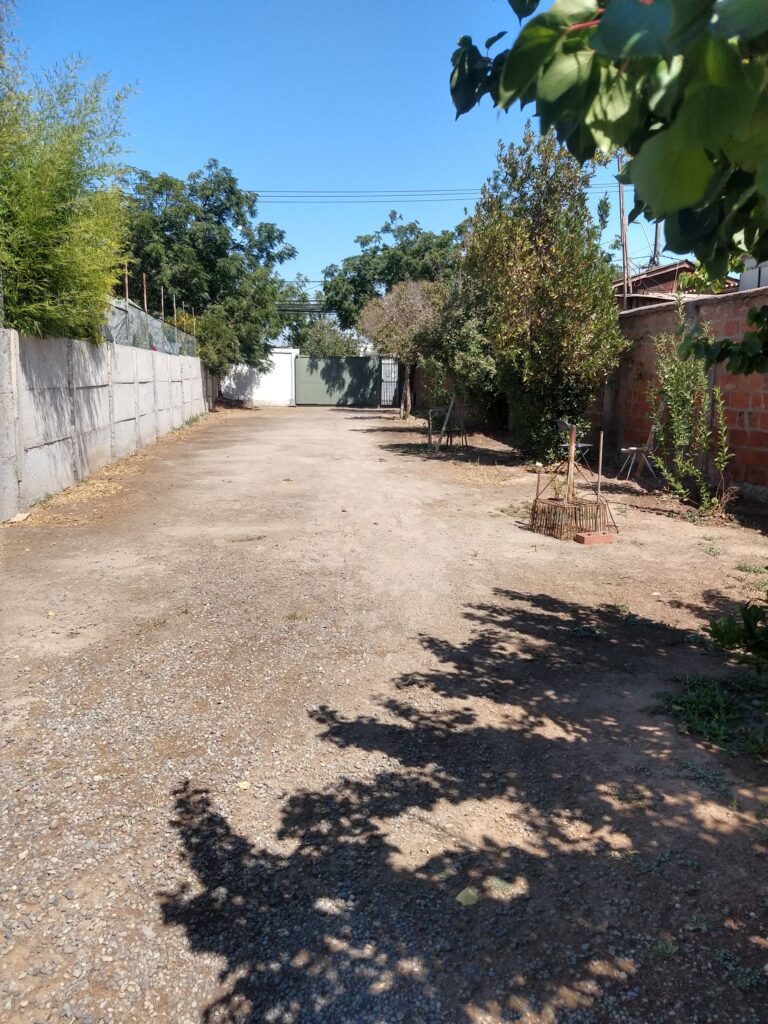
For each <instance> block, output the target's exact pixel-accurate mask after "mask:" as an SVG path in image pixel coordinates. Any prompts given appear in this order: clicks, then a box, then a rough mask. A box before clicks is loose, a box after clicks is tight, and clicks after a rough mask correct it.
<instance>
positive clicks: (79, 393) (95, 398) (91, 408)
mask: <svg viewBox="0 0 768 1024" xmlns="http://www.w3.org/2000/svg"><path fill="white" fill-rule="evenodd" d="M104 427H107V428H109V386H108V385H104V386H102V387H89V388H77V390H76V391H75V431H76V432H77V433H78V434H85V433H88V431H90V430H102V429H103V428H104Z"/></svg>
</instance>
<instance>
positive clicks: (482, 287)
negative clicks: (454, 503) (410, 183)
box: [463, 126, 626, 456]
mask: <svg viewBox="0 0 768 1024" xmlns="http://www.w3.org/2000/svg"><path fill="white" fill-rule="evenodd" d="M590 178H591V169H589V168H583V167H581V166H580V165H579V163H578V162H577V161H576V160H574V159H573V158H572V157H571V156H570V155H569V154H568V152H567V151H566V150H565V148H564V147H562V146H560V145H558V143H557V141H556V140H555V138H554V136H553V135H552V134H547V135H544V136H536V135H534V133H533V132H532V130H531V128H530V126H528V127H527V128H526V130H525V133H524V137H523V142H522V144H521V145H520V146H509V147H505V146H503V145H501V146H500V147H499V152H498V163H497V167H496V170H495V172H494V173H493V175H492V177H491V178H490V179H489V181H488V182H487V183H486V184H485V186H484V187H483V190H482V195H481V198H480V201H479V202H478V205H477V208H476V209H475V212H474V214H473V215H472V217H471V218H470V219H469V222H468V225H467V230H466V240H465V244H466V256H465V259H464V263H463V273H464V274H465V275H466V276H467V277H468V278H469V279H470V281H471V282H472V285H473V288H472V306H473V310H474V312H473V315H474V317H475V319H476V320H477V321H478V322H479V324H481V325H482V326H481V336H482V337H483V338H485V339H487V342H488V345H489V352H490V355H492V357H493V359H494V364H495V379H496V382H497V387H498V388H500V389H501V390H503V391H504V393H505V394H506V395H507V396H508V400H509V404H510V411H511V413H512V421H513V426H514V429H515V432H516V434H517V437H516V440H517V441H518V443H519V444H520V445H521V447H523V448H524V449H525V450H526V451H527V452H529V453H531V454H533V455H536V456H546V455H550V454H552V452H553V451H554V450H555V447H556V444H557V440H558V433H557V426H556V422H557V420H558V419H559V418H564V419H567V420H569V421H574V420H578V419H579V418H580V417H583V416H584V414H585V412H586V411H587V409H588V407H589V405H590V403H591V402H592V400H593V398H594V396H595V393H596V391H597V389H598V387H599V386H600V385H601V384H602V383H603V382H604V381H605V379H606V377H607V375H608V373H609V372H610V371H611V370H612V369H613V368H614V367H615V365H616V363H617V361H618V358H619V355H620V353H621V352H622V350H623V349H624V348H625V347H626V340H625V339H624V337H623V336H622V334H621V332H620V331H619V327H618V315H617V309H616V300H615V296H614V293H613V289H612V279H613V273H612V271H611V268H610V266H609V264H608V263H607V262H606V260H605V258H604V255H603V253H602V251H601V248H600V227H599V225H597V224H595V223H594V222H593V220H592V218H591V216H590V213H589V208H588V204H587V191H586V190H587V186H588V185H589V182H590ZM481 347H482V346H481Z"/></svg>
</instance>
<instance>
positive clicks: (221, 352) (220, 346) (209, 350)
mask: <svg viewBox="0 0 768 1024" xmlns="http://www.w3.org/2000/svg"><path fill="white" fill-rule="evenodd" d="M197 339H198V350H197V351H198V355H199V357H200V359H201V360H202V362H203V363H204V364H205V366H207V367H208V369H209V370H210V372H211V373H212V374H213V375H214V376H215V377H219V378H221V377H226V375H227V374H228V373H229V371H230V369H231V368H232V366H233V365H234V364H235V363H238V362H240V346H239V344H238V340H237V334H236V333H235V329H234V328H233V327H232V324H231V323H230V320H229V317H228V316H227V314H226V311H225V310H224V309H223V307H222V306H209V307H208V309H206V311H205V312H204V313H203V314H202V316H200V317H198V319H197Z"/></svg>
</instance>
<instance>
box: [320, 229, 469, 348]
mask: <svg viewBox="0 0 768 1024" xmlns="http://www.w3.org/2000/svg"><path fill="white" fill-rule="evenodd" d="M355 243H356V244H357V245H359V247H360V250H361V251H360V252H359V253H357V254H356V255H354V256H348V257H347V258H346V259H345V260H343V261H342V263H341V266H336V265H332V266H330V267H326V268H325V270H324V271H323V278H324V281H323V303H324V306H325V309H326V310H327V311H328V312H331V313H335V314H336V316H337V317H338V319H339V324H340V325H341V327H342V328H343V329H345V330H346V329H349V328H352V327H354V326H355V323H356V322H357V318H358V316H359V315H360V313H361V311H362V309H363V307H364V306H365V304H366V303H367V302H368V301H370V300H371V299H373V298H376V296H379V295H383V294H384V293H386V292H388V291H390V289H391V288H393V287H394V286H395V285H396V284H399V283H400V282H402V281H439V280H442V279H443V278H445V277H448V276H450V275H451V274H452V273H453V272H454V270H455V267H456V263H457V259H458V246H457V236H456V232H455V231H441V232H440V233H439V234H435V233H434V232H432V231H425V230H424V229H423V228H422V227H421V226H420V224H419V223H418V221H411V222H410V223H407V224H406V223H403V222H402V219H401V218H400V216H399V215H398V214H397V213H396V212H395V211H394V210H393V211H392V213H390V215H389V219H388V220H387V222H386V223H385V224H384V225H383V226H382V227H381V228H380V229H379V230H378V231H375V232H374V233H373V234H371V235H361V236H360V237H359V238H356V239H355Z"/></svg>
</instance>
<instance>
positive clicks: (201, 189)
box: [128, 160, 296, 365]
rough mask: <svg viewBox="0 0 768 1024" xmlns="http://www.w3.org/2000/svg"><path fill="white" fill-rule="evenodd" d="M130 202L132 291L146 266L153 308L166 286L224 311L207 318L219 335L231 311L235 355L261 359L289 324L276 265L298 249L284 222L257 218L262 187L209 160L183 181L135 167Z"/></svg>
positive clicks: (180, 298) (179, 296)
mask: <svg viewBox="0 0 768 1024" xmlns="http://www.w3.org/2000/svg"><path fill="white" fill-rule="evenodd" d="M128 209H129V231H130V244H131V253H132V259H131V287H132V290H133V292H134V294H141V290H142V286H143V279H142V276H143V275H144V274H146V275H147V285H148V288H147V291H148V303H149V306H150V309H152V310H153V311H155V312H160V309H161V288H162V289H164V292H165V295H166V296H167V297H168V298H169V299H170V296H171V295H175V296H176V300H177V304H179V305H180V304H182V303H183V304H184V305H185V306H187V307H188V308H189V309H194V310H195V311H196V312H197V313H202V312H205V311H208V310H214V309H215V310H218V311H220V312H217V313H216V316H215V317H214V318H213V320H210V321H209V324H210V325H211V327H212V328H213V327H214V326H215V333H216V336H217V337H219V338H221V331H220V324H221V318H222V316H223V317H224V318H225V319H226V321H227V323H228V325H229V327H230V328H231V330H232V331H233V333H234V336H235V339H236V341H237V346H236V348H235V349H232V348H231V346H229V344H227V345H225V346H224V348H225V349H226V350H227V351H229V352H230V353H231V354H233V359H234V361H239V362H243V363H247V364H249V365H260V364H262V363H263V360H264V358H265V356H266V354H267V352H268V347H269V346H268V342H269V341H270V340H271V339H273V338H275V337H277V335H278V334H279V333H280V331H281V330H282V328H283V323H282V322H281V320H280V318H279V316H278V311H277V303H278V301H279V299H280V298H281V297H282V294H283V288H284V283H283V282H282V281H281V280H280V279H279V278H278V276H277V274H276V273H275V268H276V267H277V266H278V265H279V264H281V263H284V262H285V261H286V260H289V259H291V258H293V256H295V255H296V250H295V249H294V248H293V246H291V245H289V244H287V243H286V241H285V233H284V232H283V231H282V230H281V229H280V228H278V227H277V226H276V225H274V224H268V223H262V222H260V221H259V220H258V219H257V218H258V204H257V197H256V195H255V194H254V193H253V192H247V191H245V190H243V189H241V188H240V186H239V184H238V181H237V178H236V177H235V176H234V174H233V173H232V171H231V170H229V169H228V168H226V167H222V166H221V165H220V164H219V162H218V161H216V160H209V161H208V162H207V164H206V165H205V167H204V168H202V170H199V171H195V172H193V173H192V174H190V175H189V176H188V177H187V179H186V180H185V181H182V180H181V179H179V178H174V177H172V176H171V175H168V174H158V175H151V174H149V173H148V172H146V171H137V172H134V175H133V180H132V185H131V190H130V195H129V198H128ZM166 309H167V306H166Z"/></svg>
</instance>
